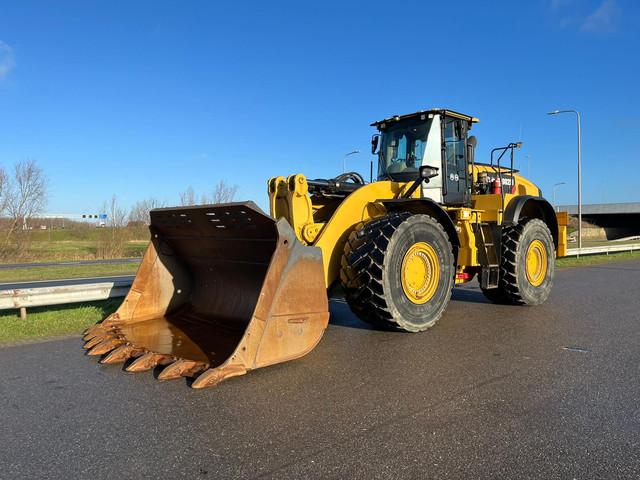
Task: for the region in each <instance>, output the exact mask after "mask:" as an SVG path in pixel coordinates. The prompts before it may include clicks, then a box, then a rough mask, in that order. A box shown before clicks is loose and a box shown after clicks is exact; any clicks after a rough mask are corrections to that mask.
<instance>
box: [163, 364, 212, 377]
mask: <svg viewBox="0 0 640 480" xmlns="http://www.w3.org/2000/svg"><path fill="white" fill-rule="evenodd" d="M206 368H207V364H206V363H203V362H194V361H192V360H185V359H180V360H178V361H176V362H174V363H172V364H171V365H168V366H167V367H165V368H164V370H162V372H161V373H160V375H158V380H173V379H175V378H180V377H192V376H194V375H196V374H197V373H199V372H201V371H202V370H205V369H206Z"/></svg>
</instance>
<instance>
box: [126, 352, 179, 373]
mask: <svg viewBox="0 0 640 480" xmlns="http://www.w3.org/2000/svg"><path fill="white" fill-rule="evenodd" d="M169 360H171V357H170V356H169V355H162V354H160V353H153V352H148V353H145V354H144V355H142V356H141V357H138V358H137V359H136V360H134V361H133V363H131V365H129V366H128V367H127V368H126V369H125V370H126V371H127V372H144V371H145V370H151V369H152V368H154V367H155V366H156V365H158V364H161V363H165V362H167V361H169Z"/></svg>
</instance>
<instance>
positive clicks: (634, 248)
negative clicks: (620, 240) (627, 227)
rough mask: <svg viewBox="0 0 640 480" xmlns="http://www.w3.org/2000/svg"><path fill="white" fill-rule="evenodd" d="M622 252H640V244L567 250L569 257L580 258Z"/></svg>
mask: <svg viewBox="0 0 640 480" xmlns="http://www.w3.org/2000/svg"><path fill="white" fill-rule="evenodd" d="M620 252H640V243H627V244H625V245H601V246H597V247H582V248H581V249H580V248H569V249H567V257H579V256H580V255H596V254H603V253H605V254H607V255H609V254H610V253H620Z"/></svg>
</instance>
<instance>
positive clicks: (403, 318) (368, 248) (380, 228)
mask: <svg viewBox="0 0 640 480" xmlns="http://www.w3.org/2000/svg"><path fill="white" fill-rule="evenodd" d="M417 242H424V243H427V244H428V245H429V246H430V247H431V248H432V249H433V251H434V252H435V256H434V258H435V257H437V261H438V267H439V270H438V271H439V281H438V284H437V286H436V287H435V292H434V293H433V295H432V296H431V297H430V298H429V300H428V301H426V303H422V304H418V303H414V302H413V301H411V300H410V299H409V297H408V296H407V295H406V294H405V293H404V290H403V288H402V283H401V275H402V273H401V270H402V265H403V259H404V257H405V254H406V253H407V251H409V249H410V248H411V247H412V246H413V245H415V244H416V243H417ZM454 263H455V261H454V256H453V249H452V246H451V242H450V241H449V237H448V236H447V233H446V232H445V230H444V228H443V227H442V225H441V224H440V223H439V222H438V221H437V220H435V219H434V218H432V217H430V216H428V215H422V214H420V215H412V214H411V213H409V212H399V213H391V214H389V215H387V216H384V217H381V218H377V219H374V220H371V221H370V222H368V223H364V224H360V225H359V226H358V227H356V229H355V230H354V231H353V232H352V233H351V235H350V236H349V239H348V241H347V243H346V245H345V250H344V254H343V256H342V269H341V272H340V279H341V282H342V285H343V288H344V290H345V297H346V300H347V303H348V304H349V306H350V307H351V310H352V311H353V312H354V313H355V314H356V315H357V316H358V317H360V318H361V319H362V320H364V321H366V322H368V323H371V324H374V325H376V326H380V327H383V328H389V329H394V330H404V331H408V332H420V331H423V330H426V329H428V328H430V327H432V326H433V325H434V324H435V323H436V322H437V321H438V320H439V319H440V317H441V316H442V313H443V312H444V309H445V308H446V306H447V304H448V303H449V299H450V298H451V290H452V288H453V284H454V274H455V264H454Z"/></svg>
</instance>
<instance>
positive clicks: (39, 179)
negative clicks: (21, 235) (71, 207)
mask: <svg viewBox="0 0 640 480" xmlns="http://www.w3.org/2000/svg"><path fill="white" fill-rule="evenodd" d="M4 177H5V178H4V182H5V183H6V186H4V187H3V190H4V191H6V193H4V194H3V196H5V200H4V201H3V203H6V205H5V210H6V212H7V215H8V216H9V218H10V219H11V222H10V226H9V229H8V231H7V234H6V238H5V244H8V243H9V241H10V239H11V236H12V235H13V234H14V232H15V231H16V230H17V229H18V228H21V229H23V230H25V229H26V228H27V221H28V220H29V219H30V218H32V217H33V216H35V215H37V214H38V213H40V212H41V211H42V209H43V208H44V206H45V204H46V200H47V179H46V177H45V175H44V172H43V171H42V169H41V168H40V167H39V166H38V164H37V163H36V161H35V160H23V161H20V162H18V163H16V165H15V167H14V169H13V178H12V179H11V180H9V181H7V178H6V174H5V176H4Z"/></svg>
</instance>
